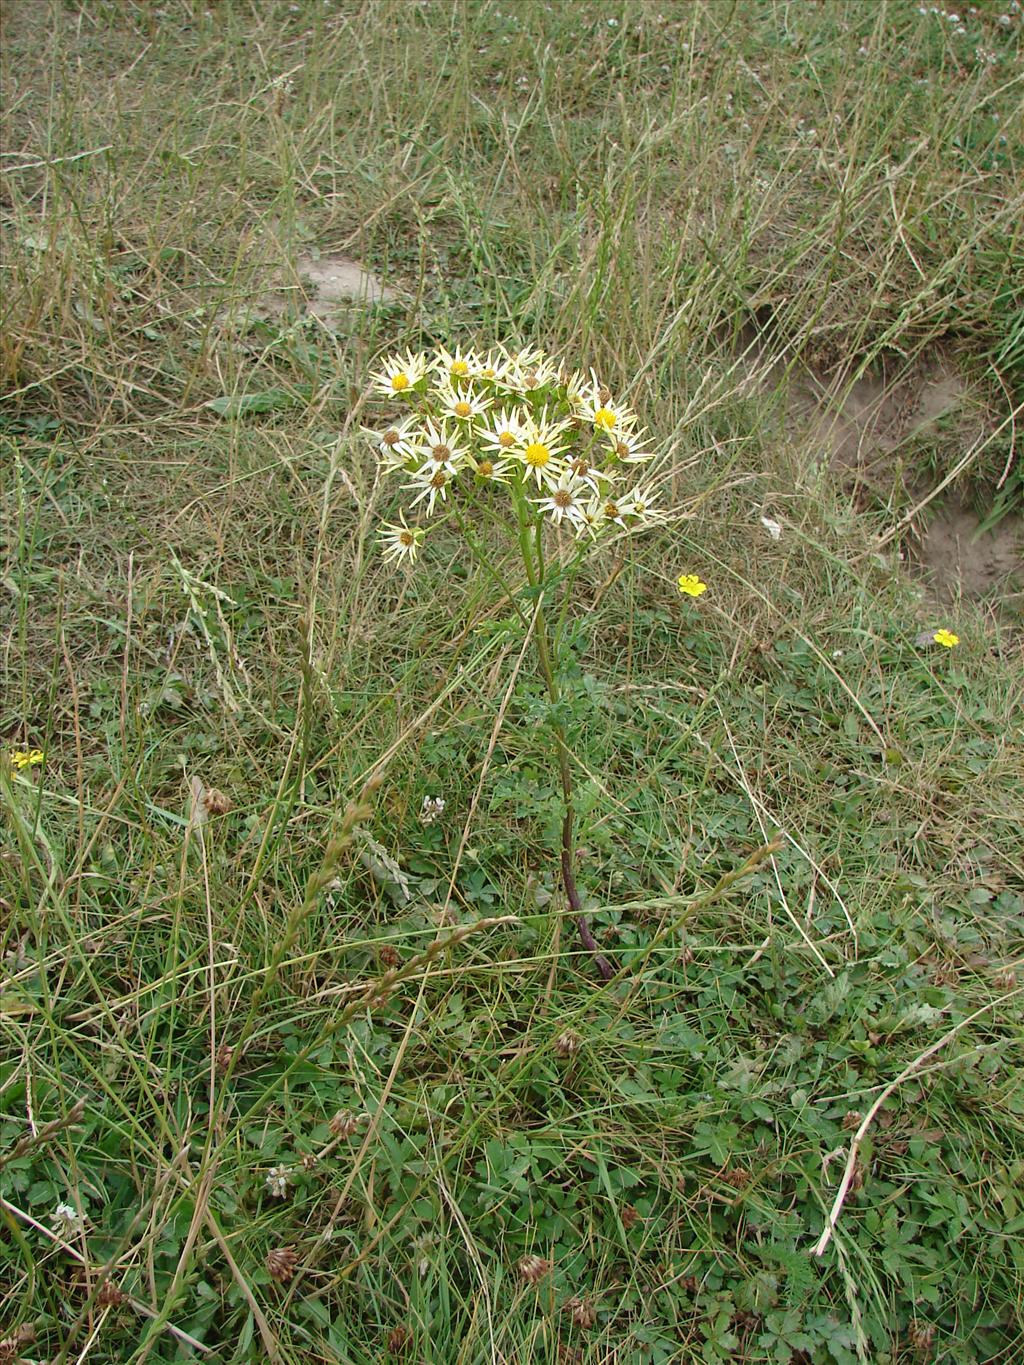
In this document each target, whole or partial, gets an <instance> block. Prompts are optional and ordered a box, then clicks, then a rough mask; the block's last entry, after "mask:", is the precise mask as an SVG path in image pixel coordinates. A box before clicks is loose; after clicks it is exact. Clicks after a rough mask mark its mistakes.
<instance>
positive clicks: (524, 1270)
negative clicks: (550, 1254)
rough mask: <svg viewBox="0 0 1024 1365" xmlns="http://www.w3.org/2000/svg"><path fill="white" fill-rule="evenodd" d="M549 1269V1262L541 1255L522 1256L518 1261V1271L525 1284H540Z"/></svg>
mask: <svg viewBox="0 0 1024 1365" xmlns="http://www.w3.org/2000/svg"><path fill="white" fill-rule="evenodd" d="M550 1270H551V1262H550V1261H548V1260H546V1259H545V1258H544V1257H543V1256H524V1257H523V1258H522V1260H521V1261H520V1262H519V1273H520V1275H521V1276H522V1277H523V1279H524V1280H525V1281H526V1283H527V1284H540V1282H541V1280H542V1279H543V1278H544V1276H545V1275H547V1274H549V1273H550Z"/></svg>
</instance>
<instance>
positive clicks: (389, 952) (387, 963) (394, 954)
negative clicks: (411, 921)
mask: <svg viewBox="0 0 1024 1365" xmlns="http://www.w3.org/2000/svg"><path fill="white" fill-rule="evenodd" d="M401 960H402V959H401V958H400V957H399V955H398V949H397V948H393V947H392V946H391V944H390V943H385V944H384V946H383V947H382V948H378V949H377V961H378V962H379V963H380V965H381V966H382V967H383V968H384V969H385V970H386V971H390V970H391V968H392V967H397V966H398V964H399V963H400V962H401Z"/></svg>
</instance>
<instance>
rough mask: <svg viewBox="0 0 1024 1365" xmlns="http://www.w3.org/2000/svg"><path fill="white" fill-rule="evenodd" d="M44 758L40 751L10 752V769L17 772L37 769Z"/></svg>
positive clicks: (23, 750) (17, 750)
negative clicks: (14, 769)
mask: <svg viewBox="0 0 1024 1365" xmlns="http://www.w3.org/2000/svg"><path fill="white" fill-rule="evenodd" d="M45 757H46V755H45V754H44V753H43V751H42V749H14V750H12V752H11V767H12V768H17V769H18V770H19V772H20V771H21V769H22V768H37V767H38V766H39V764H40V763H42V761H43V759H44V758H45Z"/></svg>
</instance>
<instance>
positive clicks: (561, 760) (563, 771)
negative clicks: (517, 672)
mask: <svg viewBox="0 0 1024 1365" xmlns="http://www.w3.org/2000/svg"><path fill="white" fill-rule="evenodd" d="M515 502H516V515H517V516H518V518H519V548H520V551H521V553H522V556H523V567H524V568H525V570H526V577H527V580H528V582H529V584H530V587H531V588H532V589H533V590H534V591H535V592H536V593H537V594H538V597H537V614H536V618H535V628H534V640H535V641H536V644H537V659H538V662H539V663H540V671H541V675H542V676H543V678H544V683H545V686H546V687H547V690H548V697H549V698H550V700H551V704H552V707H554V706H555V705H557V703H558V700H559V694H558V681H557V678H556V676H555V670H554V668H553V666H552V663H551V651H550V647H549V643H548V627H547V621H546V619H545V616H544V603H543V597H542V594H543V591H544V545H543V528H542V525H541V519H540V518H539V517H538V518H537V521H536V526H535V530H536V555H537V561H536V564H534V559H533V555H534V551H533V548H532V547H531V545H530V518H529V514H528V512H527V508H526V503H525V499H524V498H523V495H522V492H521V491H520V490H518V489H517V490H516V499H515ZM551 729H552V731H553V732H554V736H555V753H556V756H557V759H558V775H559V778H560V780H561V784H562V800H563V803H564V806H565V814H564V815H563V817H562V849H561V866H562V885H563V886H564V887H565V894H566V898H567V899H568V901H569V908H570V909H571V911H572V913H573V915H574V917H575V919H576V928H577V930H578V931H579V936H580V941H581V942H582V944H583V946H584V948H586V950H587V952H589V953H590V954H592V956H593V958H594V963H595V965H596V967H597V970H598V971H599V972H600V973H601V977H602V979H603V980H605V981H610V980H611V978H612V975H613V970H612V966H611V963H610V962H609V961H608V959H607V958H606V957H604V956H603V955H602V953H601V952H600V950H599V948H598V945H597V940H596V939H595V938H594V935H593V933H592V932H591V929H590V925H589V924H588V923H587V917H586V915H585V914H584V913H583V902H582V901H581V899H580V893H579V888H578V887H577V885H576V877H575V874H574V872H573V842H574V830H575V825H576V810H575V806H574V803H573V786H572V765H571V763H570V756H569V746H568V745H567V744H566V742H565V731H564V730H563V728H562V725H561V722H560V721H559V720H557V719H556V718H555V716H554V715H552V717H551Z"/></svg>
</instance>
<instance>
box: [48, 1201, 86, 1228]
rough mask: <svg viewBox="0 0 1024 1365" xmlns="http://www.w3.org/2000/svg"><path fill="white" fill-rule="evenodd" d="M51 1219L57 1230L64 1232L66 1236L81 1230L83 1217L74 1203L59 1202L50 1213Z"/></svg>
mask: <svg viewBox="0 0 1024 1365" xmlns="http://www.w3.org/2000/svg"><path fill="white" fill-rule="evenodd" d="M50 1220H51V1222H52V1223H53V1226H54V1227H55V1228H56V1229H57V1231H58V1232H62V1233H64V1235H65V1236H70V1235H71V1233H73V1232H79V1231H80V1230H81V1227H82V1219H81V1217H80V1216H79V1213H78V1210H77V1209H76V1208H75V1206H74V1205H73V1204H64V1203H61V1204H58V1205H57V1207H56V1208H55V1209H54V1211H53V1213H52V1214H51V1215H50Z"/></svg>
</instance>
